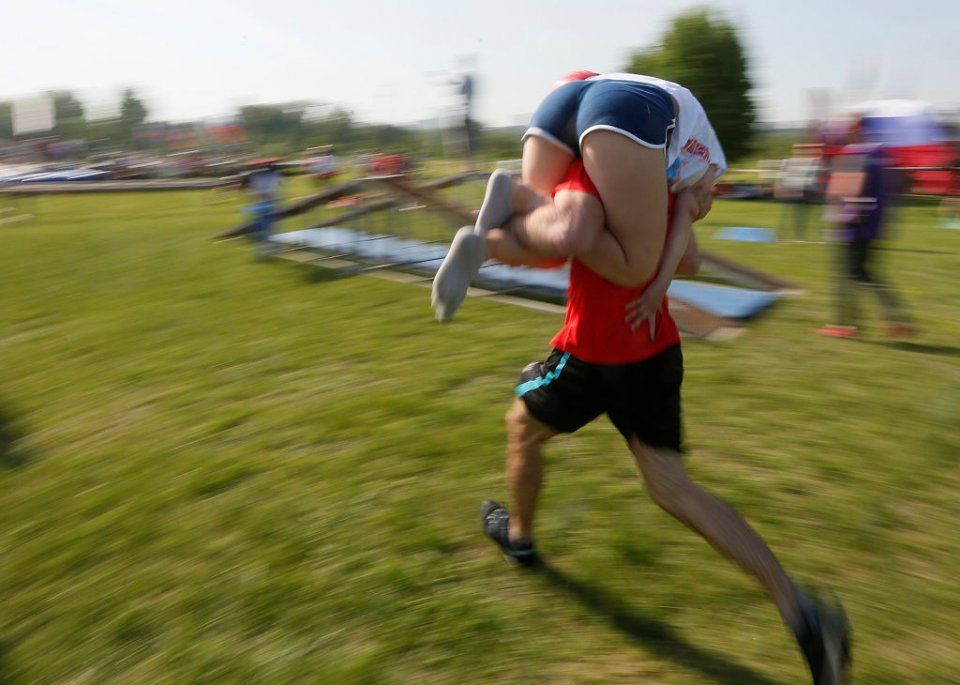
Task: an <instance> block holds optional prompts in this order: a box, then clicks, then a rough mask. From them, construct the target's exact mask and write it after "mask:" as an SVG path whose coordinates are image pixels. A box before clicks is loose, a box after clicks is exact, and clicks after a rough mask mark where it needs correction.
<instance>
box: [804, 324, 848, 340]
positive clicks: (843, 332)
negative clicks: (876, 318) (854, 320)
mask: <svg viewBox="0 0 960 685" xmlns="http://www.w3.org/2000/svg"><path fill="white" fill-rule="evenodd" d="M814 333H816V334H817V335H825V336H827V337H829V338H856V337H857V327H856V326H833V325H829V326H823V327H822V328H818V329H816V330H815V331H814Z"/></svg>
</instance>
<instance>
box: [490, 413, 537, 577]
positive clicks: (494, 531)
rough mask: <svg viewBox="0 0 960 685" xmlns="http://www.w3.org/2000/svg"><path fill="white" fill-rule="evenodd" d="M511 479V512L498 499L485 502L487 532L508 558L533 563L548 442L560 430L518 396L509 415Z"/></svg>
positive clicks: (515, 561) (516, 562)
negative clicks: (539, 417) (537, 416)
mask: <svg viewBox="0 0 960 685" xmlns="http://www.w3.org/2000/svg"><path fill="white" fill-rule="evenodd" d="M506 423H507V483H508V485H509V487H510V512H512V513H510V512H508V511H507V509H506V508H504V507H503V506H502V505H500V504H498V503H497V502H494V501H491V500H487V501H485V502H484V503H483V508H482V510H481V518H482V520H483V528H484V531H485V532H486V534H487V536H488V537H489V538H490V539H491V540H493V541H494V542H495V543H497V545H498V546H499V547H500V549H501V551H502V552H503V554H504V556H505V557H506V558H507V560H508V561H510V562H512V563H515V564H519V565H527V566H529V565H532V564H535V563H536V561H537V553H536V549H535V548H534V546H533V518H534V513H535V512H536V508H537V499H538V497H539V495H540V486H541V485H542V484H543V456H542V454H541V447H542V445H543V443H544V442H546V441H547V440H549V439H550V438H551V437H553V436H554V435H556V431H554V430H553V429H551V428H549V427H548V426H546V425H544V424H543V423H541V422H539V421H537V420H536V419H535V418H533V416H531V415H530V412H529V411H527V407H526V405H525V404H524V403H523V400H520V399H517V400H516V401H515V402H514V404H513V406H512V407H510V410H509V411H508V412H507V416H506Z"/></svg>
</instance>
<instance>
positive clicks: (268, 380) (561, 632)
mask: <svg viewBox="0 0 960 685" xmlns="http://www.w3.org/2000/svg"><path fill="white" fill-rule="evenodd" d="M204 199H205V195H204V194H201V193H159V194H149V195H147V194H144V195H133V194H130V195H126V194H125V195H114V196H110V195H96V196H85V197H69V196H61V197H51V198H42V199H39V200H38V201H37V202H36V203H27V208H28V209H32V211H34V212H35V213H36V214H37V219H35V220H34V221H31V222H28V223H22V224H16V225H11V226H6V227H2V228H0V274H2V276H0V361H2V363H0V458H2V464H0V512H2V514H0V516H2V519H0V520H2V525H0V682H3V683H194V682H218V683H219V682H225V683H299V682H303V683H333V684H339V683H343V684H351V683H357V684H361V683H362V684H368V683H369V684H400V683H423V684H448V683H449V684H457V685H467V684H475V683H476V684H481V683H483V684H486V683H498V684H512V683H517V684H520V683H522V684H524V685H527V684H529V683H551V684H558V685H559V684H573V683H670V684H681V683H684V684H699V683H721V684H724V685H745V684H751V683H760V684H773V683H783V684H787V683H801V682H807V681H806V680H805V677H806V676H805V674H804V667H803V665H802V663H801V660H800V657H799V655H798V654H797V652H796V651H795V647H794V646H793V644H792V640H791V639H790V637H789V635H788V633H787V631H786V630H785V629H784V628H783V627H782V626H781V624H780V622H779V618H778V616H777V615H776V612H775V611H774V609H773V607H772V605H771V604H770V603H769V602H768V601H767V600H766V599H765V597H764V596H763V595H762V594H761V592H760V591H759V589H758V588H757V587H756V586H755V585H754V583H753V582H752V581H751V580H750V579H748V578H746V577H744V576H743V575H742V574H741V573H740V572H739V571H737V570H736V569H735V568H734V567H733V566H731V565H730V564H729V563H728V562H727V561H726V560H724V559H722V558H720V557H719V556H718V555H717V554H716V553H715V552H714V551H713V550H712V549H711V548H710V547H709V546H708V545H707V544H706V543H704V542H703V541H702V540H700V539H699V538H698V537H696V536H695V535H693V534H691V533H689V532H687V531H686V530H685V529H684V528H683V527H682V526H680V525H679V524H678V523H676V522H675V521H673V520H672V519H671V518H669V517H668V516H667V515H666V514H664V513H663V512H662V511H660V510H659V509H658V508H657V507H655V506H654V505H653V504H652V503H651V502H650V501H649V499H648V498H647V497H646V495H645V494H644V493H643V490H642V487H641V485H640V483H639V480H638V478H637V477H636V475H635V471H634V467H633V465H632V462H631V459H630V458H629V456H628V454H627V452H626V450H625V449H624V446H623V445H622V442H621V440H620V438H619V436H618V435H617V434H616V433H615V431H614V430H613V429H612V428H611V427H610V426H609V425H608V424H607V423H606V422H604V421H601V422H597V423H596V424H595V425H592V426H590V427H588V428H587V429H585V430H584V431H582V432H581V433H578V434H577V435H575V436H572V437H567V438H564V439H561V440H557V441H556V444H555V445H553V446H552V447H551V448H550V450H549V453H548V480H547V484H546V488H545V492H544V497H543V502H542V514H541V518H540V521H539V543H540V545H541V547H542V550H543V552H544V554H545V556H546V558H547V562H548V566H547V568H546V570H544V571H542V572H535V573H530V572H527V573H524V572H518V571H514V570H511V569H509V568H508V567H506V566H505V565H504V563H503V562H502V560H501V559H500V557H499V555H497V554H496V553H495V551H494V549H493V548H492V546H491V545H490V544H488V543H487V542H486V541H485V540H484V539H483V538H482V536H481V534H480V528H479V521H478V511H479V504H480V501H481V499H483V498H485V497H490V496H496V497H503V496H504V495H505V485H504V480H503V476H502V461H503V443H504V430H503V426H502V420H501V419H502V414H503V412H504V410H505V409H506V407H507V406H508V404H509V402H510V401H511V396H512V395H511V389H512V384H513V382H514V379H515V378H516V375H517V373H518V371H519V369H520V368H521V367H522V366H523V365H524V364H525V363H526V362H528V361H531V360H533V359H537V358H542V357H543V355H544V354H545V352H546V344H547V341H548V340H549V337H550V335H552V333H553V332H554V331H555V330H556V328H557V327H558V325H559V319H558V318H557V317H556V316H555V315H549V314H544V313H537V312H531V311H527V310H525V309H520V308H514V307H509V306H505V305H501V304H497V303H493V302H484V301H481V300H470V301H468V302H467V303H466V305H465V307H464V309H463V311H462V316H461V317H460V318H459V320H458V321H456V322H455V323H454V324H452V325H449V326H439V325H437V324H435V323H434V322H433V320H432V317H431V311H430V308H429V303H428V300H429V298H428V291H427V290H425V289H423V288H420V287H417V286H412V285H398V284H393V283H387V282H383V281H378V280H375V279H370V278H353V279H340V278H330V277H325V276H324V275H323V272H317V271H310V270H307V269H306V268H305V267H301V266H297V265H293V264H288V263H281V262H269V263H263V262H254V261H253V260H252V259H251V257H250V254H249V251H248V246H247V245H246V244H243V243H240V242H233V243H220V244H215V243H212V242H211V241H209V240H208V236H209V235H211V234H212V233H213V232H215V231H216V230H219V229H221V228H223V227H225V226H227V225H229V224H231V223H233V222H234V221H235V220H236V206H235V205H233V204H225V205H220V206H210V205H207V204H205V202H204ZM30 205H32V207H31V206H30ZM778 212H779V208H778V207H775V206H773V205H769V204H764V203H748V202H741V203H734V202H718V203H717V205H716V207H715V210H714V212H713V214H712V215H711V216H710V219H709V221H707V222H705V224H704V225H703V226H702V227H701V228H700V229H699V233H700V236H701V239H702V241H703V242H704V243H706V244H707V245H709V246H710V247H712V248H715V249H718V250H722V251H723V252H725V253H727V254H731V255H735V256H737V257H738V258H740V259H743V260H744V261H748V262H750V263H752V264H754V265H757V266H759V267H761V268H765V269H767V270H770V271H774V272H776V273H778V274H781V275H783V276H785V277H788V278H792V279H795V280H798V281H800V282H801V283H803V284H804V285H806V286H807V287H808V288H809V291H810V292H809V294H808V295H807V296H806V297H803V298H799V299H790V300H785V301H783V302H782V303H780V304H779V305H777V307H776V308H775V309H773V310H772V311H770V312H768V313H767V314H765V315H764V316H763V317H761V318H760V319H759V320H758V321H756V322H755V323H754V324H753V325H751V327H750V330H749V332H748V333H747V334H746V335H744V336H742V337H741V338H739V339H737V340H735V341H732V342H729V343H722V344H709V343H701V342H696V341H691V342H688V343H686V345H685V354H686V365H687V376H686V383H685V422H686V427H687V441H688V446H689V447H690V448H691V451H690V456H689V465H690V468H691V471H692V473H693V474H694V476H695V478H696V479H697V480H698V481H699V482H701V483H702V484H704V485H705V486H707V487H708V488H710V489H711V490H713V491H714V492H715V493H717V494H718V495H720V496H722V497H724V498H726V499H727V500H729V501H731V502H732V503H733V504H735V505H736V506H737V507H738V508H740V510H741V511H742V512H743V513H744V514H745V515H746V516H747V517H748V518H749V519H750V521H751V522H752V523H753V524H754V525H755V526H756V527H757V528H758V529H759V530H760V532H761V533H762V534H763V535H764V536H765V537H766V538H767V539H768V540H769V542H770V543H771V545H772V547H773V548H774V550H775V551H776V552H777V553H778V554H779V555H780V556H781V558H782V560H783V561H784V564H785V565H786V566H787V568H788V569H789V570H791V571H792V572H793V573H794V574H795V575H796V576H797V578H798V579H800V580H801V581H803V582H807V583H812V584H815V585H827V586H830V587H832V588H833V589H834V590H836V592H837V593H838V594H839V595H840V596H841V597H842V598H843V600H844V601H845V603H846V606H847V609H848V611H849V613H850V616H851V619H852V621H853V624H854V628H855V631H856V632H855V638H856V653H855V657H856V668H855V672H856V677H857V681H858V682H860V683H870V684H879V683H897V684H900V683H923V684H938V683H958V682H960V615H958V612H960V583H958V580H957V578H958V576H960V535H958V534H957V531H958V529H960V504H958V502H960V497H958V493H960V470H958V457H960V299H958V297H960V287H958V286H960V275H958V274H960V261H958V252H960V234H958V233H957V232H955V231H946V230H941V229H938V228H936V225H935V210H934V208H933V206H930V205H925V204H922V203H920V204H915V205H912V206H910V207H907V208H903V209H902V210H900V212H899V216H898V221H897V226H896V232H895V235H894V239H893V241H892V243H891V244H890V246H889V248H888V249H887V250H885V251H884V252H883V255H882V256H883V258H884V264H885V267H886V271H887V273H889V274H890V276H891V279H892V280H893V281H894V282H895V283H896V284H897V285H898V287H899V289H900V291H901V292H902V294H903V295H904V297H905V298H906V299H907V300H908V301H909V302H910V304H911V305H912V307H913V311H914V313H915V316H916V318H917V320H918V322H919V323H920V325H921V326H922V327H923V329H924V331H923V334H922V335H921V336H919V337H918V338H917V339H915V340H914V341H912V342H909V343H894V342H889V341H887V340H885V339H884V338H882V337H881V336H879V335H873V331H874V330H875V329H871V334H870V335H869V336H868V337H867V338H866V339H864V340H862V341H837V340H828V339H821V338H819V337H817V336H814V335H812V334H811V332H810V331H811V329H812V328H814V327H815V326H817V325H819V324H821V323H823V322H825V321H826V320H827V319H828V318H829V312H830V287H831V286H830V278H829V275H830V267H831V263H832V262H831V259H832V255H831V253H830V252H829V249H828V247H826V246H823V245H815V244H804V245H798V244H784V243H778V244H775V245H742V244H732V243H731V244H720V243H717V242H715V241H712V240H711V239H710V237H709V236H710V234H711V233H712V232H713V231H714V230H715V229H716V228H717V227H718V226H723V225H730V224H736V225H775V224H776V222H777V221H778V217H779V214H778ZM866 304H868V305H869V311H875V308H874V306H873V304H874V303H872V302H871V303H866Z"/></svg>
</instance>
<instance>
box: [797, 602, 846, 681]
mask: <svg viewBox="0 0 960 685" xmlns="http://www.w3.org/2000/svg"><path fill="white" fill-rule="evenodd" d="M800 609H801V611H802V612H803V618H804V623H805V625H804V627H803V631H802V634H800V635H797V643H798V644H799V645H800V650H801V651H802V652H803V656H804V658H805V659H806V660H807V665H808V666H809V667H810V674H811V675H812V676H813V685H841V684H842V683H846V682H849V681H848V679H849V677H850V659H851V656H850V628H849V625H848V624H847V617H846V614H844V612H843V607H841V606H840V604H839V603H828V602H826V601H823V600H819V599H817V600H811V599H808V598H807V597H804V596H803V595H800Z"/></svg>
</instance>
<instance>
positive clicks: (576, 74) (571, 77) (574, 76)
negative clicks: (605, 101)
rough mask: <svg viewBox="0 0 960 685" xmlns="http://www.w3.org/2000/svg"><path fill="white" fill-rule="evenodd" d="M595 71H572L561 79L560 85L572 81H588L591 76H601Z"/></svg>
mask: <svg viewBox="0 0 960 685" xmlns="http://www.w3.org/2000/svg"><path fill="white" fill-rule="evenodd" d="M599 75H600V74H598V73H597V72H595V71H590V70H589V69H578V70H577V71H571V72H570V73H569V74H567V75H566V76H564V77H563V78H562V79H560V83H570V82H571V81H586V80H587V79H588V78H590V77H591V76H599Z"/></svg>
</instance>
